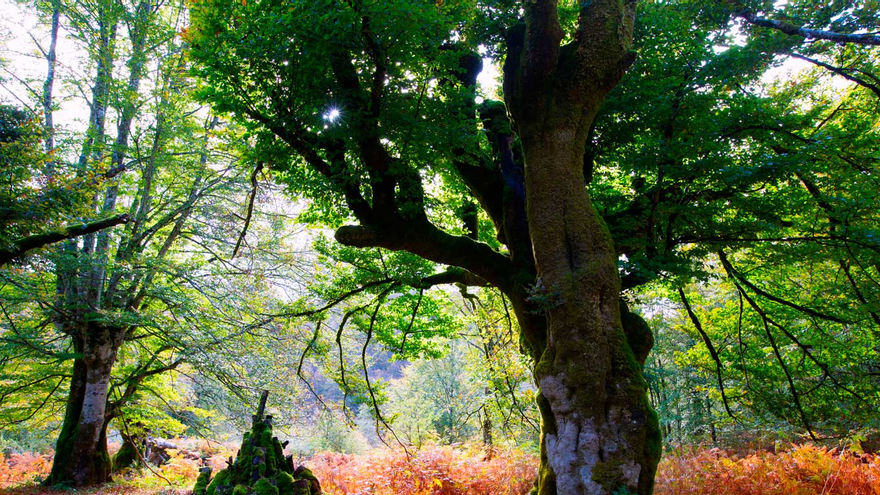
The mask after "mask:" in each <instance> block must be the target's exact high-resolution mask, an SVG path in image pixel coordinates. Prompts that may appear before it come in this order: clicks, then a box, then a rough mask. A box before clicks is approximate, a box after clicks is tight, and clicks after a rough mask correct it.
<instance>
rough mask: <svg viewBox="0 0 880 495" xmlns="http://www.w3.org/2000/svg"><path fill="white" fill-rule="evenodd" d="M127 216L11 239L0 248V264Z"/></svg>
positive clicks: (115, 222) (111, 225)
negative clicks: (11, 240)
mask: <svg viewBox="0 0 880 495" xmlns="http://www.w3.org/2000/svg"><path fill="white" fill-rule="evenodd" d="M129 218H130V217H129V216H128V215H116V216H114V217H110V218H105V219H103V220H96V221H94V222H90V223H85V224H82V225H73V226H70V227H66V228H64V229H62V230H59V231H56V232H49V233H45V234H36V235H32V236H28V237H25V238H23V239H19V240H17V241H13V242H12V246H11V247H9V248H8V249H2V250H0V266H2V265H5V264H7V263H9V262H10V261H12V260H13V259H15V258H18V257H19V256H22V255H23V254H25V253H27V252H28V251H31V250H34V249H37V248H41V247H43V246H47V245H49V244H52V243H55V242H58V241H63V240H65V239H73V238H75V237H79V236H81V235H86V234H92V233H94V232H98V231H99V230H103V229H106V228H109V227H113V226H115V225H119V224H121V223H126V222H128V220H129Z"/></svg>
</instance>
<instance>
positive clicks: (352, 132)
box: [194, 0, 660, 495]
mask: <svg viewBox="0 0 880 495" xmlns="http://www.w3.org/2000/svg"><path fill="white" fill-rule="evenodd" d="M516 4H517V5H518V6H521V8H522V13H523V19H524V22H523V23H522V24H521V25H519V26H518V27H514V28H513V29H511V30H510V32H509V33H508V36H507V54H506V61H505V64H504V85H503V87H504V103H501V102H488V101H487V102H483V103H482V104H481V105H480V107H479V108H477V106H476V103H475V98H474V97H475V95H476V93H475V92H474V91H472V89H473V88H475V87H476V78H477V75H478V74H479V72H480V70H481V65H482V62H481V58H480V56H479V55H478V54H475V53H468V50H467V49H466V48H464V47H462V48H463V49H462V51H461V52H460V56H459V61H458V67H457V70H456V71H455V73H454V74H451V75H450V77H449V78H445V79H444V82H443V84H456V81H455V80H457V83H458V84H460V85H461V86H462V87H463V88H470V91H469V92H467V91H462V93H461V94H462V95H463V97H462V98H461V99H456V98H450V99H449V101H448V103H449V105H450V106H457V107H458V108H454V109H453V108H450V110H451V111H453V110H454V113H459V112H460V115H475V114H476V113H477V112H478V113H479V117H480V119H481V121H482V126H481V127H479V126H477V125H476V122H474V125H473V130H474V132H475V133H485V135H486V136H487V137H489V143H490V144H491V147H492V152H493V153H492V156H491V157H487V156H484V154H483V153H482V152H479V153H477V152H474V151H473V150H471V149H469V146H468V145H467V144H466V143H465V144H462V145H461V146H460V148H459V149H454V150H452V154H451V157H450V158H451V160H452V165H453V167H454V168H455V172H456V174H457V176H458V179H460V180H461V182H462V183H463V184H464V185H465V186H466V187H467V189H468V191H469V193H470V194H471V196H472V198H473V199H474V200H475V201H476V202H477V203H478V204H479V206H480V207H481V208H482V210H483V212H484V213H485V214H486V215H487V216H488V217H489V219H490V220H491V221H492V224H493V225H494V227H495V229H496V233H497V239H498V241H499V242H501V243H502V244H504V245H505V246H506V249H504V250H495V249H493V248H492V247H491V246H490V245H489V244H486V243H482V242H479V241H478V239H479V238H480V236H479V235H477V234H478V232H476V226H477V224H478V223H475V222H472V221H469V220H468V218H472V216H470V217H469V216H468V215H464V214H462V217H463V218H462V223H463V224H464V225H465V226H466V231H467V235H456V234H453V233H451V232H448V231H446V230H444V229H442V228H440V227H438V225H435V224H434V223H432V220H431V215H429V214H428V210H429V209H428V207H427V205H426V202H425V197H426V194H425V191H424V186H425V184H424V183H423V180H422V176H421V173H422V169H420V168H418V167H420V165H416V164H415V163H413V164H412V165H415V166H411V164H410V163H408V160H409V159H408V158H404V157H398V156H396V155H397V154H398V153H399V152H398V151H395V150H392V149H390V148H389V145H388V143H387V139H386V136H387V131H386V130H385V129H384V128H383V126H382V122H383V118H385V116H386V113H385V112H386V109H387V108H389V107H390V108H395V109H397V108H399V107H395V106H389V105H385V106H383V104H382V103H383V98H384V97H385V96H386V95H387V94H390V93H391V92H392V91H394V88H392V87H385V82H386V81H387V80H389V78H388V77H387V74H388V67H389V64H392V63H396V62H395V61H394V59H393V55H391V54H387V53H385V52H384V49H383V46H382V43H381V42H377V41H376V39H375V37H376V36H377V35H376V33H375V32H374V31H373V28H371V27H370V26H372V24H371V22H372V20H373V19H372V17H371V14H372V11H371V10H370V7H369V6H368V5H365V3H364V2H349V3H348V7H350V8H351V10H352V12H353V15H357V16H358V17H360V20H361V22H360V25H361V26H363V28H362V29H361V30H360V34H361V35H362V36H363V38H364V39H363V44H362V45H361V46H357V45H356V44H355V43H356V42H354V41H350V40H349V41H350V42H351V43H352V44H348V41H347V42H346V43H340V44H339V45H338V46H337V45H334V43H335V42H336V40H333V41H331V40H325V41H326V42H327V47H329V53H327V54H326V55H327V60H328V62H327V63H328V64H329V66H330V70H329V71H328V74H327V75H328V77H330V76H331V75H332V78H333V81H334V82H333V84H331V85H330V86H331V87H330V88H329V89H330V90H331V91H332V93H333V95H334V97H335V98H336V99H337V104H338V105H339V106H340V107H344V108H346V109H347V110H346V111H347V113H348V116H347V117H346V120H345V123H344V124H341V125H344V126H345V127H344V129H345V130H346V131H347V132H349V134H348V135H349V136H351V139H348V137H346V138H345V139H342V138H340V139H332V140H329V139H326V138H325V137H324V136H319V135H318V134H317V133H314V132H312V130H311V128H310V127H308V125H307V124H305V123H304V121H301V120H300V119H299V116H297V115H296V114H295V113H294V112H291V111H290V110H289V108H288V107H287V106H285V105H284V104H281V103H280V102H275V103H278V104H277V105H275V106H272V107H271V108H270V109H268V110H264V109H254V108H252V107H251V106H249V105H246V104H243V103H241V101H236V99H235V98H227V97H226V96H223V95H226V94H227V93H226V90H225V89H224V90H223V91H218V92H217V93H216V95H217V96H216V98H217V99H218V100H226V101H222V103H223V104H226V105H232V106H233V107H236V110H237V111H240V112H241V114H242V115H248V116H249V117H250V118H251V119H253V120H254V121H256V122H260V123H263V124H265V125H266V126H267V128H268V130H271V131H272V132H273V133H274V134H275V135H276V136H277V137H278V138H280V140H282V141H284V142H286V143H287V144H288V145H289V146H290V148H291V150H292V152H293V153H295V154H297V155H299V157H301V158H302V159H303V163H305V164H307V165H308V167H310V168H311V169H312V170H313V171H314V172H315V173H316V174H318V175H320V176H321V177H322V180H323V181H325V182H322V183H321V184H322V185H321V187H326V185H328V184H329V185H330V187H331V190H333V191H334V192H335V193H337V194H338V195H339V196H340V197H342V198H344V200H345V201H346V204H347V205H348V208H349V210H350V212H351V214H352V215H353V217H354V218H356V219H357V224H353V225H344V226H342V227H339V228H338V229H337V230H336V234H335V238H336V240H337V241H339V242H340V243H341V244H344V245H347V246H351V247H357V248H384V249H388V250H392V251H401V250H405V251H408V252H410V253H412V254H414V255H417V256H420V257H422V258H424V259H426V260H430V261H433V262H435V263H438V264H442V265H446V266H447V267H449V268H448V270H446V271H445V272H441V273H436V274H433V275H431V276H427V277H425V278H423V279H422V280H420V281H418V282H417V283H412V282H411V281H408V282H403V281H394V283H395V284H404V283H407V284H411V287H413V288H416V289H418V290H425V289H427V288H430V287H432V286H433V285H437V284H441V283H444V284H449V283H457V284H463V285H468V286H494V287H497V288H498V289H499V290H501V291H502V292H503V293H504V294H505V295H506V296H507V298H508V299H509V300H510V302H511V305H512V308H513V311H514V313H515V314H516V317H517V320H518V322H519V326H520V330H521V332H522V335H521V336H522V344H523V347H524V349H525V350H526V351H527V352H529V353H531V356H532V357H533V358H534V360H535V363H536V365H535V369H534V375H535V381H536V383H537V385H538V387H539V389H540V393H539V394H538V399H539V400H538V402H539V406H540V409H541V414H542V419H543V427H542V428H543V435H542V465H541V468H540V479H539V480H538V482H537V487H536V491H537V492H538V493H539V494H540V495H556V494H559V495H586V494H589V495H611V494H614V493H621V492H629V493H638V494H640V495H648V494H650V493H651V491H652V487H653V480H654V474H655V471H656V467H657V463H658V461H659V449H660V435H659V429H658V425H657V418H656V416H655V414H654V412H653V411H652V410H651V409H650V407H649V405H648V401H647V396H646V384H645V381H644V378H643V377H642V370H641V365H640V361H641V360H643V359H644V356H645V354H646V352H647V351H646V349H648V348H649V347H650V345H649V342H650V339H647V338H639V334H640V333H644V330H646V328H645V325H644V322H643V321H642V320H640V319H639V318H638V317H637V316H636V315H633V314H632V313H628V312H626V313H625V315H626V317H622V314H621V313H622V311H621V305H620V279H619V275H618V273H617V255H616V253H615V249H614V246H613V242H612V239H611V236H610V233H609V232H608V230H607V228H606V226H605V224H604V221H603V219H602V218H601V217H600V216H599V214H598V213H597V212H596V210H595V209H594V207H593V205H592V203H591V201H590V198H589V196H588V194H587V188H586V182H585V177H584V150H585V144H586V140H587V135H588V133H589V129H590V128H591V126H592V124H593V120H594V119H595V116H596V113H597V111H598V109H599V107H600V105H601V104H602V102H603V100H604V98H605V96H606V95H607V94H608V92H609V91H611V89H612V88H613V87H614V86H616V85H617V83H618V82H619V81H620V79H621V77H622V76H623V74H624V72H625V71H626V70H627V68H628V66H629V65H630V63H631V62H632V61H633V59H634V55H633V54H632V53H631V52H630V47H631V44H632V35H633V23H634V20H635V0H590V1H583V2H577V4H578V5H579V6H580V15H579V18H578V21H577V28H576V31H575V32H574V33H572V34H573V36H571V37H570V38H571V41H570V42H567V43H566V44H563V43H562V40H563V39H564V38H565V35H564V33H563V30H562V27H561V25H560V22H559V19H558V12H557V9H558V1H557V0H528V1H523V2H516ZM511 8H512V5H511ZM346 15H349V13H346ZM206 19H207V18H206ZM253 21H254V22H258V20H257V19H253ZM204 22H205V23H206V27H207V26H211V28H212V29H213V26H214V25H213V24H211V22H213V20H211V21H210V22H209V20H205V21H204ZM224 22H225V21H224ZM222 26H226V25H225V24H222ZM222 29H226V27H223V28H222ZM379 39H381V37H379ZM321 46H322V48H321V49H324V45H321ZM450 48H451V49H456V47H455V46H450ZM200 50H202V49H201V48H198V47H196V49H195V51H194V53H195V56H196V57H200V58H201V62H202V63H203V64H205V65H207V66H209V67H211V69H212V70H211V71H205V73H206V74H207V77H209V78H213V79H214V81H219V82H222V84H223V85H225V86H223V87H225V88H228V87H237V86H239V85H241V86H242V87H241V91H243V92H245V91H254V92H256V93H260V92H264V91H265V88H264V87H261V86H249V83H243V82H241V81H240V80H239V79H236V78H231V79H230V78H228V74H229V73H230V71H229V70H228V67H229V66H228V65H223V66H222V68H221V66H218V65H213V64H214V63H215V62H216V60H214V59H215V58H216V57H217V55H218V53H222V54H223V55H224V56H225V57H228V58H224V59H223V61H224V64H225V63H227V62H228V63H231V64H232V66H234V65H235V64H236V63H238V62H237V61H236V60H237V55H236V54H235V52H234V50H233V51H229V52H223V51H222V50H221V51H220V52H218V51H216V50H213V48H212V49H211V50H209V51H201V52H200ZM356 52H359V53H363V54H367V57H366V58H365V57H361V56H360V55H352V53H356ZM305 59H306V60H311V59H308V58H305ZM353 59H357V61H358V64H357V66H356V64H355V63H352V61H353ZM249 63H250V61H249ZM257 63H259V62H257ZM406 63H409V62H406ZM360 64H365V65H373V67H372V69H373V70H369V68H366V69H365V68H363V67H360ZM264 67H266V70H267V71H272V70H275V66H274V65H272V64H267V65H265V66H264ZM284 77H285V76H283V75H281V74H279V80H278V84H279V86H278V88H285V90H287V89H286V88H287V87H286V86H284V84H293V82H291V81H287V80H286V79H285V78H284ZM218 87H219V86H218ZM291 87H293V86H291ZM366 88H369V90H367V89H366ZM264 95H265V101H267V102H274V100H273V96H272V94H271V93H264ZM416 112H417V113H418V112H419V110H418V109H416ZM508 116H509V117H510V118H511V119H512V122H511V121H510V120H509V119H508ZM395 118H396V117H395ZM393 125H396V124H393ZM517 137H518V138H519V142H520V143H521V145H522V152H523V154H522V155H523V156H522V157H520V154H519V151H520V147H519V144H517ZM444 139H445V138H444ZM463 141H466V140H463ZM444 142H445V141H444ZM413 156H417V155H413ZM348 157H356V158H357V164H358V166H357V172H354V171H352V169H353V168H354V167H353V166H352V165H351V164H350V163H348ZM520 158H522V160H520ZM418 161H419V162H420V161H421V158H419V159H418ZM521 165H522V166H521ZM294 186H295V187H299V184H294ZM378 283H379V284H381V283H383V282H378ZM389 283H390V282H389ZM363 288H366V285H365V286H363V287H362V289H363ZM631 324H632V325H631ZM628 329H629V330H633V331H630V332H627V330H628ZM628 334H629V335H628ZM648 334H649V332H648ZM208 495H213V494H208Z"/></svg>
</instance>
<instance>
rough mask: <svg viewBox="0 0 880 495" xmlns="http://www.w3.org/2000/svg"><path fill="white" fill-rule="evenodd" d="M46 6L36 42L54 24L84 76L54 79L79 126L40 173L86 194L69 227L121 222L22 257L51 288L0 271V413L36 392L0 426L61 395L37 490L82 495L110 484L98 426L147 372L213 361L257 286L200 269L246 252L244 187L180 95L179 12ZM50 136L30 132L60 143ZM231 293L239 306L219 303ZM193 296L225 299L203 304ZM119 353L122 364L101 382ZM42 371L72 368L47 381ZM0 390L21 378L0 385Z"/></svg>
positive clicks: (54, 33)
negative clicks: (79, 100)
mask: <svg viewBox="0 0 880 495" xmlns="http://www.w3.org/2000/svg"><path fill="white" fill-rule="evenodd" d="M41 6H44V5H42V4H41ZM48 8H49V9H50V10H51V15H50V16H47V17H49V18H50V19H51V21H50V22H49V23H48V24H49V27H50V31H51V34H50V37H51V39H52V42H51V45H52V46H54V45H55V42H56V41H57V39H58V36H59V32H58V29H59V28H58V22H59V18H60V19H61V21H62V23H63V25H64V27H65V29H66V30H67V33H66V35H67V36H68V37H69V38H71V39H72V41H73V42H74V43H77V44H78V45H79V46H80V48H82V50H83V52H84V53H85V56H86V57H87V58H86V60H87V68H89V69H91V70H93V71H94V72H93V73H92V74H91V75H89V76H86V77H85V78H76V77H71V78H70V79H67V77H68V76H65V79H66V81H65V82H68V83H71V84H72V85H77V86H80V87H89V89H90V92H89V98H88V102H87V103H88V109H89V120H88V127H87V129H86V131H85V133H83V134H80V135H78V136H76V138H77V139H73V138H69V139H66V140H65V143H71V142H74V141H76V142H77V146H78V149H77V150H75V152H74V151H72V150H71V148H68V147H64V146H62V145H61V143H58V147H57V148H53V149H51V150H49V151H50V152H51V156H52V157H53V158H52V160H51V163H50V166H51V167H50V168H51V169H52V170H51V173H52V174H55V175H58V176H61V175H62V174H64V175H65V176H70V177H72V179H73V180H74V181H76V182H78V183H81V184H85V185H87V186H88V187H86V188H84V190H86V191H88V192H89V194H88V195H84V196H85V197H84V201H83V205H81V208H80V213H81V214H83V215H88V216H97V217H107V216H110V217H113V216H118V215H120V214H122V215H124V216H125V218H127V219H130V221H129V222H128V223H127V224H126V227H125V228H124V229H120V230H118V231H112V232H111V231H102V232H99V233H88V234H87V235H84V236H82V237H81V238H79V239H76V240H70V241H67V242H65V243H64V244H62V245H61V246H60V248H59V249H56V250H52V251H49V252H44V253H43V254H42V256H40V257H36V258H34V259H33V260H32V262H33V263H39V264H44V266H48V267H51V270H53V271H54V276H55V277H54V280H49V279H47V278H46V275H45V274H46V270H28V269H24V270H19V271H10V272H6V273H4V274H3V296H4V297H3V300H2V301H0V303H2V305H3V314H4V335H3V339H2V342H0V343H2V345H3V347H4V348H7V349H10V350H12V351H13V352H11V353H10V354H9V357H8V359H10V360H11V361H10V363H9V364H10V365H12V364H16V365H19V367H13V366H10V368H4V370H3V375H4V385H3V387H0V402H6V403H7V404H12V405H15V406H19V405H20V404H21V402H20V401H17V400H16V399H17V397H16V396H21V395H22V394H24V393H26V392H33V391H36V392H35V393H37V394H39V393H43V394H44V398H43V399H41V400H38V401H35V402H33V403H31V404H27V405H25V406H24V407H21V408H19V407H15V408H10V409H9V410H7V411H5V412H8V413H9V414H8V416H7V415H6V414H4V418H3V419H4V420H7V419H8V420H10V421H21V420H25V419H27V418H29V417H33V415H34V414H37V413H39V412H40V410H41V408H43V407H44V406H46V404H47V403H49V404H51V403H52V402H53V401H54V400H55V399H56V398H57V392H58V391H59V390H63V389H64V388H67V387H69V391H68V393H67V394H66V405H65V412H64V415H63V416H64V417H63V422H62V424H61V428H60V433H59V437H58V441H57V444H56V449H55V459H54V462H53V466H52V472H51V474H50V475H49V477H48V478H47V479H46V480H45V483H46V484H52V485H54V484H62V483H63V484H69V485H74V486H82V485H91V484H95V483H100V482H104V481H107V480H109V478H110V472H111V462H110V457H109V455H108V451H107V438H106V437H107V432H108V428H109V426H110V424H111V422H113V421H118V422H124V419H123V418H122V415H123V414H124V412H125V411H126V409H127V408H129V409H128V410H130V407H131V406H132V405H133V404H134V403H135V402H136V401H137V400H139V397H141V396H142V395H143V391H144V387H145V385H146V384H148V383H150V381H151V380H154V379H155V377H157V376H158V375H160V374H162V373H166V372H168V371H170V370H173V369H176V368H178V367H179V366H181V365H182V364H183V363H184V362H185V361H192V362H193V363H194V365H201V367H202V369H203V370H206V369H208V368H210V365H211V363H210V361H211V357H210V354H211V353H210V352H209V351H207V350H206V349H207V348H208V346H209V343H210V344H212V345H215V346H218V348H221V349H222V344H223V343H224V342H225V341H226V340H228V338H230V335H236V336H237V337H241V335H242V334H243V333H246V332H247V328H248V327H247V326H246V322H244V321H245V320H246V319H247V317H248V316H247V315H245V314H243V313H242V312H240V311H239V312H236V311H237V309H240V308H236V307H235V305H234V304H233V302H240V303H241V304H248V305H250V309H251V310H255V309H256V308H258V307H259V306H260V304H261V303H262V302H261V301H255V300H254V299H253V298H251V297H250V296H252V295H253V292H252V291H257V292H262V293H263V294H265V293H266V290H267V286H268V285H269V281H268V279H264V280H263V281H262V282H260V281H250V286H249V287H244V288H242V287H234V284H233V283H231V282H230V281H224V282H223V283H218V281H217V278H219V277H220V276H222V275H220V272H221V271H231V270H232V269H233V268H234V269H235V270H237V271H239V272H241V273H243V272H244V270H245V268H242V267H248V266H249V267H250V268H253V269H254V271H253V273H254V275H255V277H254V278H256V275H259V273H258V272H259V271H260V267H259V266H258V263H259V262H258V261H254V260H250V259H249V260H248V261H247V262H245V263H243V264H242V265H241V267H230V265H229V264H228V263H227V262H226V261H220V262H219V263H215V264H214V266H217V265H220V266H221V267H222V268H217V269H216V270H212V265H211V263H212V262H213V261H216V260H218V257H223V258H228V257H230V253H233V254H232V255H231V256H233V257H234V256H235V254H236V253H237V252H239V251H240V252H242V253H243V252H251V250H250V249H249V248H248V247H247V243H246V242H244V241H245V237H244V236H245V234H243V233H240V231H241V222H240V220H239V219H238V218H236V217H235V216H234V215H231V214H230V211H240V210H244V209H245V207H243V206H242V205H243V204H244V203H246V202H247V201H246V197H247V192H246V191H247V188H250V187H252V186H251V185H250V184H248V181H247V177H244V176H243V175H244V174H243V173H242V172H241V171H240V170H239V169H237V168H236V167H235V165H236V162H237V160H238V156H239V151H238V149H237V148H236V146H238V144H237V143H236V142H237V141H238V137H236V136H235V134H234V132H230V131H229V130H226V129H223V126H222V125H219V124H218V119H216V118H214V117H211V116H206V114H207V112H206V111H204V110H202V109H201V108H200V107H199V106H198V105H197V104H196V103H194V102H193V101H192V99H191V97H190V95H191V94H192V91H191V89H190V88H189V86H190V82H189V81H188V80H187V78H186V64H185V60H184V58H183V54H182V51H181V49H180V44H179V40H178V39H177V33H178V31H179V30H180V29H181V24H180V23H181V20H182V19H183V18H184V17H183V15H184V11H183V6H182V4H181V3H174V2H173V3H156V2H150V1H149V0H144V1H137V2H134V3H126V2H117V1H98V2H96V3H64V2H55V3H51V4H49V5H48ZM44 53H46V52H44ZM47 59H49V60H50V70H49V72H48V76H47V77H46V80H45V84H44V88H45V89H46V91H45V92H44V93H42V94H35V95H34V96H38V97H39V100H38V101H40V102H41V103H45V107H46V108H47V109H48V110H47V115H46V118H45V121H44V124H45V127H47V128H48V127H51V126H53V125H56V124H53V122H54V119H52V118H51V110H52V109H53V105H52V103H51V102H52V101H53V95H52V91H53V87H55V85H54V80H55V78H56V77H58V76H59V74H60V73H59V72H55V71H54V70H53V67H54V66H53V65H52V64H53V63H55V61H54V56H48V55H47ZM113 124H115V126H114V125H113ZM114 127H115V129H114ZM55 131H56V129H46V130H45V134H46V135H48V136H53V137H54V136H58V135H60V134H61V133H58V132H55ZM218 134H219V135H220V137H219V138H218V137H217V135H218ZM221 138H222V139H221ZM224 141H227V142H226V144H223V142H224ZM51 142H54V141H51ZM230 143H231V144H230ZM224 146H225V149H223V147H224ZM257 179H258V177H257V176H254V177H253V178H252V182H253V183H254V186H253V187H256V182H257ZM256 193H257V191H256V190H252V192H251V193H250V194H251V195H252V197H253V195H256ZM208 200H210V204H208ZM123 212H124V213H123ZM252 213H253V212H252V211H250V212H245V211H242V216H245V215H247V216H248V217H249V218H250V216H251V215H252ZM261 221H262V220H261ZM282 223H283V222H282ZM279 225H280V224H279ZM258 228H262V227H259V226H254V227H253V229H252V230H256V229H258ZM236 241H237V242H236ZM261 242H262V241H261ZM233 245H235V247H234V248H233ZM262 248H265V246H262ZM250 268H248V269H250ZM247 273H251V272H247ZM196 274H198V276H197V275H196ZM235 289H238V290H239V293H240V299H238V300H234V299H231V298H228V297H227V295H228V293H229V292H231V291H234V290H235ZM219 292H223V295H220V294H219ZM208 298H213V299H212V300H213V301H217V300H223V299H224V298H225V299H227V300H228V301H229V302H228V304H222V303H221V304H217V305H215V306H213V307H212V306H211V305H210V303H209V302H206V299H208ZM267 300H268V298H267ZM241 326H244V327H245V330H244V331H242V330H241V329H240V328H237V327H241ZM233 328H235V331H233V330H232V329H233ZM255 328H258V327H255ZM124 346H125V347H124ZM120 350H124V352H123V354H122V355H120ZM120 356H121V358H122V364H123V366H122V367H120V368H119V369H114V368H116V366H117V364H118V363H119V359H120ZM53 361H54V365H55V366H57V365H58V363H59V362H63V363H64V364H66V365H67V366H70V365H72V370H67V369H66V367H65V368H62V370H57V371H52V372H47V371H46V370H47V366H52V365H53ZM41 374H42V376H39V375H41ZM7 377H12V378H23V377H27V378H26V379H25V380H22V381H21V382H18V383H16V382H13V385H11V386H8V387H7V386H6V384H7V383H8V382H7V381H6V378H7ZM117 424H120V425H121V423H117Z"/></svg>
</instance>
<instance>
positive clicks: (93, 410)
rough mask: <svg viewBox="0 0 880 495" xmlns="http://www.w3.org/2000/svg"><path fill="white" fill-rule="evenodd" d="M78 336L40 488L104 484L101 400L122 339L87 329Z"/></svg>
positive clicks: (106, 461)
mask: <svg viewBox="0 0 880 495" xmlns="http://www.w3.org/2000/svg"><path fill="white" fill-rule="evenodd" d="M80 335H84V336H85V338H77V339H75V340H76V341H78V342H79V343H78V344H77V345H75V349H77V351H78V352H79V353H81V355H82V357H78V358H76V359H75V360H74V365H73V367H74V372H73V379H72V380H71V384H70V395H69V397H68V401H67V409H66V411H65V414H64V422H63V424H62V426H61V433H60V435H59V436H58V442H57V444H56V447H55V458H54V460H53V463H52V471H51V473H50V474H49V477H48V478H46V480H45V482H44V484H46V485H57V484H66V485H70V486H88V485H95V484H99V483H103V482H106V481H109V480H110V473H111V468H112V465H111V460H110V454H109V452H108V450H107V425H108V423H109V421H108V420H109V411H108V409H107V404H108V402H107V398H108V397H107V394H108V390H109V386H110V372H111V370H112V369H113V364H114V363H115V362H116V354H117V351H118V350H119V347H120V345H121V344H122V337H123V335H124V334H123V333H122V332H120V331H116V330H114V329H112V328H107V327H101V326H97V325H93V326H91V327H90V328H89V329H88V330H85V331H83V332H81V333H80Z"/></svg>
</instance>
